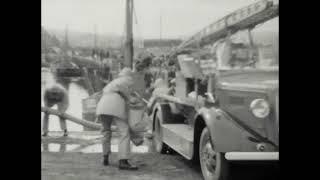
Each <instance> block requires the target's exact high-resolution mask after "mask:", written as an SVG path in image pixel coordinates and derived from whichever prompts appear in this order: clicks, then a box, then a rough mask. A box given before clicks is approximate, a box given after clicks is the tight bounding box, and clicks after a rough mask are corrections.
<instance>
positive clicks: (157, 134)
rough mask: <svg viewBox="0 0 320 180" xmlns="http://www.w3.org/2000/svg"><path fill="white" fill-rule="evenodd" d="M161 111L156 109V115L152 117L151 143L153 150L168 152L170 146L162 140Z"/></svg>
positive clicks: (162, 152)
mask: <svg viewBox="0 0 320 180" xmlns="http://www.w3.org/2000/svg"><path fill="white" fill-rule="evenodd" d="M160 113H161V112H159V111H157V114H156V117H155V119H154V121H155V122H154V128H153V144H154V146H155V150H156V152H158V153H161V154H166V153H168V152H169V150H170V148H169V146H168V145H166V144H165V143H164V142H163V134H162V133H163V132H162V131H163V129H162V128H161V122H163V121H162V119H161V118H162V116H161V115H160Z"/></svg>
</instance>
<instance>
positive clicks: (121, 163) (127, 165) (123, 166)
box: [119, 159, 138, 170]
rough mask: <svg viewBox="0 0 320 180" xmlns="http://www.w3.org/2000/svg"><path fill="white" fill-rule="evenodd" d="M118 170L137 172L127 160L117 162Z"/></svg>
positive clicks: (136, 168) (135, 167)
mask: <svg viewBox="0 0 320 180" xmlns="http://www.w3.org/2000/svg"><path fill="white" fill-rule="evenodd" d="M119 169H121V170H138V167H137V166H134V165H132V164H130V163H129V162H128V159H120V160H119Z"/></svg>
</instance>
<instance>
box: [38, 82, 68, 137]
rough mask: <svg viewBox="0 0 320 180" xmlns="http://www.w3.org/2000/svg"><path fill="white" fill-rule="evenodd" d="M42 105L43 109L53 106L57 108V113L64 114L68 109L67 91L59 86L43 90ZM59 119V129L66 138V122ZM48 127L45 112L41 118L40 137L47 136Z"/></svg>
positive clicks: (53, 85) (47, 117) (47, 118)
mask: <svg viewBox="0 0 320 180" xmlns="http://www.w3.org/2000/svg"><path fill="white" fill-rule="evenodd" d="M44 105H45V107H48V108H51V107H53V106H54V105H57V106H58V111H59V112H60V113H64V112H66V111H67V109H68V107H69V97H68V91H67V90H66V89H65V88H64V87H63V86H61V85H60V84H56V83H55V84H52V85H50V86H48V87H46V88H45V90H44ZM59 118H60V128H61V130H62V131H63V136H68V131H67V125H66V120H65V119H64V118H62V117H61V116H60V117H59ZM48 127H49V113H47V112H45V114H44V118H43V134H42V136H47V135H48Z"/></svg>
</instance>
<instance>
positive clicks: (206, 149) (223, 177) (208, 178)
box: [199, 127, 228, 180]
mask: <svg viewBox="0 0 320 180" xmlns="http://www.w3.org/2000/svg"><path fill="white" fill-rule="evenodd" d="M210 139H211V137H210V133H209V130H208V128H206V127H205V128H204V129H203V130H202V133H201V137H200V143H199V161H200V166H201V171H202V175H203V178H204V179H205V180H227V179H228V177H227V175H228V166H227V161H226V159H225V157H224V155H223V154H222V153H219V152H215V151H214V145H213V147H212V144H211V142H210Z"/></svg>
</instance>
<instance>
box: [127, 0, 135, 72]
mask: <svg viewBox="0 0 320 180" xmlns="http://www.w3.org/2000/svg"><path fill="white" fill-rule="evenodd" d="M132 12H133V0H127V1H126V42H125V67H129V68H131V69H132V68H133V33H132Z"/></svg>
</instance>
